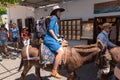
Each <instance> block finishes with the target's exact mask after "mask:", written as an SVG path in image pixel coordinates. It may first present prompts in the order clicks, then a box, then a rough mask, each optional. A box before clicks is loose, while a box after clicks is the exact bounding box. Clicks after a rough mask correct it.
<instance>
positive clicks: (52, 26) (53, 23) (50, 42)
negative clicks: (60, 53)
mask: <svg viewBox="0 0 120 80" xmlns="http://www.w3.org/2000/svg"><path fill="white" fill-rule="evenodd" d="M49 30H53V32H54V34H55V35H56V36H57V37H58V32H59V25H58V23H57V17H56V16H52V18H51V20H50V23H49V25H48V27H47V32H46V35H45V37H44V44H45V45H46V46H47V47H48V48H49V49H50V50H52V51H56V50H58V49H59V48H60V43H59V42H57V41H56V40H55V39H54V37H53V36H52V35H51V34H50V32H49Z"/></svg>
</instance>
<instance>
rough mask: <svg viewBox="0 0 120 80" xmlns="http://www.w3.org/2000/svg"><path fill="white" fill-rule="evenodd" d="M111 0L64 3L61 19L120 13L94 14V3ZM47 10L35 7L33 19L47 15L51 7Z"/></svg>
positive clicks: (85, 0)
mask: <svg viewBox="0 0 120 80" xmlns="http://www.w3.org/2000/svg"><path fill="white" fill-rule="evenodd" d="M107 1H113V0H73V2H69V3H66V4H64V5H61V6H63V7H64V8H65V9H66V12H64V13H63V15H62V19H75V18H82V19H83V20H87V19H88V18H93V17H97V16H110V15H120V12H112V13H103V14H94V13H93V11H94V4H95V3H101V2H107ZM47 10H48V11H44V9H40V8H39V9H36V10H35V19H36V20H37V19H39V17H40V16H46V15H49V13H50V12H51V7H49V8H47Z"/></svg>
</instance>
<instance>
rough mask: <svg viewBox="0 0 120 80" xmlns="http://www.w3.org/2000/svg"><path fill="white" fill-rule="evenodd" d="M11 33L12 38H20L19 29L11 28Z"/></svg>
mask: <svg viewBox="0 0 120 80" xmlns="http://www.w3.org/2000/svg"><path fill="white" fill-rule="evenodd" d="M10 31H11V32H12V38H18V37H19V29H18V28H17V27H16V28H11V29H10Z"/></svg>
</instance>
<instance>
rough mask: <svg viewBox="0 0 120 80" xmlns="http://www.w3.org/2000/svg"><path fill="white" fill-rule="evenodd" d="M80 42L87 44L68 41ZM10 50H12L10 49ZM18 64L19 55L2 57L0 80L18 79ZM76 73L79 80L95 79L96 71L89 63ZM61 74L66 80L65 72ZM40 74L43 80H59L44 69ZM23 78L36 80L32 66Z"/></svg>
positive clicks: (75, 43)
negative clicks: (7, 57)
mask: <svg viewBox="0 0 120 80" xmlns="http://www.w3.org/2000/svg"><path fill="white" fill-rule="evenodd" d="M80 44H87V43H86V41H69V45H71V46H73V45H80ZM11 52H12V50H11ZM19 64H20V56H19V57H18V58H17V59H15V60H12V59H4V60H3V61H1V62H0V80H19V79H20V74H21V72H22V70H21V71H20V72H18V71H17V69H18V67H19ZM76 73H77V75H78V76H79V80H96V73H97V68H96V66H95V65H94V64H93V63H89V64H87V65H85V66H83V67H81V68H80V69H79V70H77V71H76ZM61 74H62V75H63V76H64V77H63V78H62V79H60V80H66V72H65V71H62V72H61ZM41 75H42V78H43V80H59V79H56V78H53V77H50V72H47V71H45V70H41ZM25 80H36V77H35V75H34V67H33V68H32V69H31V70H30V71H29V73H28V74H27V76H26V79H25Z"/></svg>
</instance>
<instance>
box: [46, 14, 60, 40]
mask: <svg viewBox="0 0 120 80" xmlns="http://www.w3.org/2000/svg"><path fill="white" fill-rule="evenodd" d="M56 22H57V17H56V16H53V17H52V18H51V21H50V24H49V27H48V31H49V32H50V34H51V36H52V37H53V38H54V39H55V40H57V41H59V39H58V37H57V35H55V33H54V31H53V29H54V28H55V24H56Z"/></svg>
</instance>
